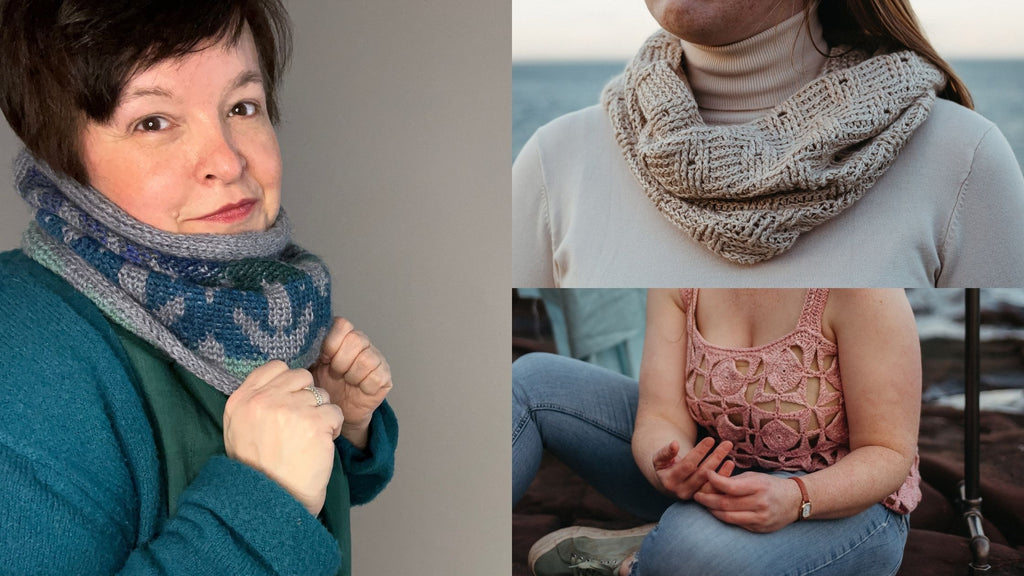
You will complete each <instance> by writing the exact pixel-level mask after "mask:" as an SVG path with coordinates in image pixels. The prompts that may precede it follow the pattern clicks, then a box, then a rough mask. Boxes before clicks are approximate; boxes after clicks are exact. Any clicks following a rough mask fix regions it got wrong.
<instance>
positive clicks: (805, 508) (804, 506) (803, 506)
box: [789, 476, 811, 521]
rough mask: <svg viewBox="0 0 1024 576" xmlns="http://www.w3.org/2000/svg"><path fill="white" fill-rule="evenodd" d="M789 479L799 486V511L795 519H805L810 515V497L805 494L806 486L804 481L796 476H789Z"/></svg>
mask: <svg viewBox="0 0 1024 576" xmlns="http://www.w3.org/2000/svg"><path fill="white" fill-rule="evenodd" d="M789 479H790V480H792V481H794V482H796V485H797V486H799V487H800V500H801V502H800V511H799V513H798V514H797V517H796V519H797V521H800V520H806V519H808V518H810V517H811V499H810V498H809V497H808V496H807V486H804V481H803V480H801V479H800V478H799V477H798V476H790V477H789Z"/></svg>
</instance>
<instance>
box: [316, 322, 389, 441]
mask: <svg viewBox="0 0 1024 576" xmlns="http://www.w3.org/2000/svg"><path fill="white" fill-rule="evenodd" d="M311 371H312V372H313V378H314V379H315V380H316V385H317V386H318V387H320V388H323V389H325V390H327V391H328V392H329V393H330V395H331V401H332V402H334V403H335V404H337V405H338V406H339V407H340V408H341V411H342V413H343V414H344V415H345V424H344V426H343V427H342V430H341V435H342V436H344V437H345V438H346V439H348V441H349V442H351V443H352V444H353V445H355V446H356V447H357V448H359V449H363V448H366V443H367V436H368V432H367V430H368V428H369V426H370V419H371V418H372V417H373V411H374V410H376V409H377V407H378V406H380V404H381V402H383V401H384V398H385V397H386V396H387V395H388V392H390V391H391V367H390V366H388V361H387V360H385V359H384V355H383V354H381V353H380V351H379V350H377V348H376V347H374V345H373V344H371V343H370V339H369V338H367V337H366V334H363V333H362V332H360V331H358V330H356V329H355V328H354V327H353V326H352V323H351V322H349V321H348V320H345V319H344V318H335V319H334V324H333V325H332V326H331V330H330V332H328V333H327V337H326V338H324V343H323V346H321V348H320V359H319V360H317V363H316V364H315V365H313V367H312V368H311Z"/></svg>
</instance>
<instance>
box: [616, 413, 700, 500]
mask: <svg viewBox="0 0 1024 576" xmlns="http://www.w3.org/2000/svg"><path fill="white" fill-rule="evenodd" d="M672 442H678V443H679V455H680V456H682V455H684V454H686V453H687V452H689V451H690V450H692V449H693V446H694V443H695V442H696V437H695V435H694V434H692V433H690V434H687V432H686V430H684V429H683V427H682V426H680V425H679V424H677V423H675V422H673V421H671V420H668V419H665V418H663V417H660V416H657V415H653V414H651V415H645V414H643V413H642V412H641V414H638V415H637V421H636V425H635V426H634V429H633V440H632V448H633V459H634V460H635V461H636V465H637V467H639V468H640V472H641V473H643V475H644V477H645V478H647V481H648V482H650V483H651V485H652V486H654V487H655V488H656V489H658V490H659V491H661V492H662V493H664V494H667V495H669V496H673V497H674V496H675V494H674V493H672V492H671V491H670V490H668V489H666V488H665V486H664V485H662V483H661V480H660V479H659V478H658V474H657V473H656V472H655V469H654V455H655V454H656V453H657V452H658V450H661V449H662V448H664V447H665V446H668V445H669V444H671V443H672Z"/></svg>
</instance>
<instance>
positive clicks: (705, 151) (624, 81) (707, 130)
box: [601, 31, 945, 264]
mask: <svg viewBox="0 0 1024 576" xmlns="http://www.w3.org/2000/svg"><path fill="white" fill-rule="evenodd" d="M944 83H945V78H944V76H943V74H942V72H941V71H939V70H938V69H937V68H935V67H934V66H933V65H931V64H930V63H928V62H927V61H926V60H924V59H923V58H922V57H920V56H918V55H917V54H916V53H914V52H912V51H902V52H894V53H889V54H884V53H882V54H876V55H872V56H869V55H867V54H865V53H863V52H859V51H855V50H851V49H849V48H845V47H836V48H833V49H832V50H831V53H830V57H829V59H828V62H827V63H826V65H825V69H824V71H823V73H822V75H821V76H820V77H819V78H817V79H816V80H814V81H813V82H811V83H810V84H808V85H806V86H804V87H803V88H802V89H800V90H799V91H798V92H797V93H796V94H794V95H793V96H791V97H790V98H788V99H787V100H785V101H784V102H782V103H781V104H779V105H778V106H776V107H775V108H773V109H772V110H771V111H769V112H768V113H767V114H766V115H764V116H762V117H760V118H758V119H757V120H754V121H752V122H748V123H746V124H739V125H732V126H708V125H706V124H705V123H704V121H703V120H702V119H701V116H700V113H699V111H698V105H697V102H696V101H695V99H694V97H693V94H692V91H691V90H690V87H689V84H688V82H687V80H686V74H685V62H684V60H683V50H682V46H681V44H680V41H679V39H678V38H675V37H673V36H672V35H670V34H669V33H667V32H665V31H659V32H656V33H655V34H654V35H652V36H651V37H650V38H649V39H648V40H647V41H646V42H645V43H644V45H643V47H642V48H641V49H640V51H639V53H638V54H637V55H636V57H634V59H633V60H632V62H630V63H629V64H628V65H627V67H626V69H625V71H624V72H623V74H622V75H621V76H619V77H617V78H615V79H614V80H612V81H611V82H610V83H609V84H608V85H607V86H606V87H605V89H604V92H603V93H602V96H601V100H602V104H603V106H604V107H605V109H606V110H607V112H608V115H609V118H610V120H611V124H612V127H613V129H614V131H615V137H616V141H617V142H618V145H619V147H620V148H621V150H622V153H623V155H624V156H625V159H626V162H627V164H628V165H629V167H630V170H631V171H632V173H633V175H634V176H635V177H636V179H637V181H638V182H639V183H640V185H641V186H642V188H643V189H644V191H645V193H646V194H647V196H648V197H649V198H650V199H651V201H652V202H654V204H655V206H656V207H657V208H658V210H659V211H661V213H662V214H663V215H664V216H665V217H667V218H668V219H669V220H670V221H671V222H672V223H674V224H675V225H677V226H679V227H680V228H681V229H683V230H684V231H685V232H686V233H687V234H688V235H689V236H690V237H692V238H693V239H694V240H696V241H697V242H699V243H701V244H702V245H703V246H705V247H706V248H707V249H708V250H711V251H712V252H714V253H716V254H719V255H720V256H722V257H724V258H726V259H728V260H730V261H732V262H736V263H739V264H753V263H756V262H760V261H763V260H767V259H769V258H772V257H773V256H777V255H778V254H781V253H783V252H785V251H786V250H788V249H789V248H791V247H792V246H793V244H794V243H795V242H796V240H797V239H798V238H799V236H800V235H801V234H802V233H804V232H806V231H808V230H810V229H812V228H814V227H815V226H817V225H819V224H821V223H823V222H826V221H828V220H829V219H831V218H833V217H835V216H836V215H838V214H839V213H841V212H842V211H843V210H845V209H846V208H849V207H850V206H851V205H852V204H853V203H854V202H856V201H857V200H858V199H859V198H860V197H861V196H862V195H863V194H864V192H865V191H866V190H868V189H869V188H871V186H872V185H873V184H874V183H875V182H876V181H877V180H878V178H879V177H880V176H881V175H882V174H883V173H885V171H886V169H888V167H889V166H890V165H891V164H892V162H893V161H894V160H895V158H896V155H897V154H898V153H899V151H900V150H901V149H902V148H903V146H904V145H905V144H906V142H907V140H909V139H910V137H911V135H912V134H913V133H914V130H915V129H916V128H917V127H918V126H920V125H921V123H922V122H924V120H925V119H926V118H927V117H928V113H929V111H930V110H931V106H932V103H933V102H934V101H935V94H936V90H938V89H940V88H941V87H942V86H943V85H944Z"/></svg>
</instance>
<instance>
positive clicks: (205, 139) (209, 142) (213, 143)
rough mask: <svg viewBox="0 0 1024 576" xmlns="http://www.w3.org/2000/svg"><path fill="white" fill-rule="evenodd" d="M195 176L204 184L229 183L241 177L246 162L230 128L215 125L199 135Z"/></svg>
mask: <svg viewBox="0 0 1024 576" xmlns="http://www.w3.org/2000/svg"><path fill="white" fill-rule="evenodd" d="M199 138H200V144H199V146H198V150H199V152H198V163H197V166H196V176H197V177H198V178H199V179H201V180H204V181H206V182H211V183H212V182H216V181H220V182H223V183H231V182H234V181H235V180H238V179H239V178H241V177H242V174H243V173H244V172H245V166H246V160H245V155H244V154H242V151H241V149H240V148H239V146H238V142H237V141H236V139H235V137H234V136H233V135H232V134H231V131H230V128H229V127H227V126H224V125H222V124H221V125H215V126H209V127H207V128H205V129H204V130H203V131H202V133H201V134H200V135H199Z"/></svg>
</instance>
